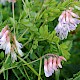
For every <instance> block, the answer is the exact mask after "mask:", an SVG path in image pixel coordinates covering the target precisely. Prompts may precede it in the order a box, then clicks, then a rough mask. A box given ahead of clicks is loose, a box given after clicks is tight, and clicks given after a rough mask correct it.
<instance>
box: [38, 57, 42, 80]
mask: <svg viewBox="0 0 80 80" xmlns="http://www.w3.org/2000/svg"><path fill="white" fill-rule="evenodd" d="M41 66H42V58H40V67H39V76H38V80H40V75H41Z"/></svg>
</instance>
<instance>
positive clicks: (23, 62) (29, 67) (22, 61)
mask: <svg viewBox="0 0 80 80" xmlns="http://www.w3.org/2000/svg"><path fill="white" fill-rule="evenodd" d="M18 58H19V59H20V60H21V61H22V62H23V63H25V64H26V65H27V66H28V67H29V68H30V69H31V70H32V71H33V72H34V73H35V75H37V76H39V74H38V73H37V72H36V71H35V70H34V68H32V67H31V66H30V65H29V64H28V63H27V62H26V61H25V60H23V59H22V58H20V57H19V56H18Z"/></svg>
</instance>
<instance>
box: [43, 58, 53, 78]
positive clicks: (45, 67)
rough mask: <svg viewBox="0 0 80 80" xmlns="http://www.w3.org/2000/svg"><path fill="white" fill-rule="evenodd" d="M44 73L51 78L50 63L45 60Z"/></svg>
mask: <svg viewBox="0 0 80 80" xmlns="http://www.w3.org/2000/svg"><path fill="white" fill-rule="evenodd" d="M44 73H45V76H46V77H49V76H50V75H51V74H49V72H48V61H47V59H44Z"/></svg>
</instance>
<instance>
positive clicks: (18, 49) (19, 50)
mask: <svg viewBox="0 0 80 80" xmlns="http://www.w3.org/2000/svg"><path fill="white" fill-rule="evenodd" d="M14 42H15V45H16V49H17V51H18V53H19V55H20V56H21V57H22V56H23V55H24V54H23V52H22V50H21V48H22V47H23V46H22V44H21V43H19V42H18V41H17V40H16V37H15V36H14Z"/></svg>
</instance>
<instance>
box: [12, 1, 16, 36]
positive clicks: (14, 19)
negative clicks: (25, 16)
mask: <svg viewBox="0 0 80 80" xmlns="http://www.w3.org/2000/svg"><path fill="white" fill-rule="evenodd" d="M12 13H13V20H14V23H15V17H14V2H12ZM13 27H14V35H15V24H13Z"/></svg>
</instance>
